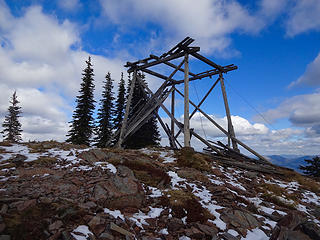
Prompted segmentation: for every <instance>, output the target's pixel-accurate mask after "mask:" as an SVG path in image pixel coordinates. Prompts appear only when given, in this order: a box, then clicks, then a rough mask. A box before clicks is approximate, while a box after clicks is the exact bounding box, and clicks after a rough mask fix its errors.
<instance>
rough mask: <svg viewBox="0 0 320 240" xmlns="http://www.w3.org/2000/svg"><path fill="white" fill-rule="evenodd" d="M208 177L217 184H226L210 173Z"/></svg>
mask: <svg viewBox="0 0 320 240" xmlns="http://www.w3.org/2000/svg"><path fill="white" fill-rule="evenodd" d="M207 177H208V178H209V180H210V182H211V183H213V184H215V185H224V182H222V181H220V180H217V179H215V178H217V177H216V176H215V175H211V174H208V175H207Z"/></svg>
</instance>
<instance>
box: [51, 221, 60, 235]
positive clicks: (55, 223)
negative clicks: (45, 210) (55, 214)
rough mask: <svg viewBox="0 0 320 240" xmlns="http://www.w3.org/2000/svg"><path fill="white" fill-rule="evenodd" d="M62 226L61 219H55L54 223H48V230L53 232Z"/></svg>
mask: <svg viewBox="0 0 320 240" xmlns="http://www.w3.org/2000/svg"><path fill="white" fill-rule="evenodd" d="M62 226H63V222H62V221H60V220H58V221H55V222H54V223H52V224H50V225H49V231H50V232H54V231H55V230H58V229H59V228H61V227H62Z"/></svg>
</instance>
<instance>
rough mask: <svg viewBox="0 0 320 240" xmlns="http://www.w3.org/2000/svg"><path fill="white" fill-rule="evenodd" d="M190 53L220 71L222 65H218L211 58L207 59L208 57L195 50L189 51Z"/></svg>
mask: <svg viewBox="0 0 320 240" xmlns="http://www.w3.org/2000/svg"><path fill="white" fill-rule="evenodd" d="M190 54H191V55H192V56H194V57H195V58H198V59H199V60H201V61H203V62H205V63H206V64H208V65H210V66H211V67H214V68H216V69H219V70H220V71H223V67H222V66H220V65H218V64H216V63H214V62H212V61H211V60H209V59H208V58H206V57H204V56H202V55H201V54H199V53H196V52H194V53H190Z"/></svg>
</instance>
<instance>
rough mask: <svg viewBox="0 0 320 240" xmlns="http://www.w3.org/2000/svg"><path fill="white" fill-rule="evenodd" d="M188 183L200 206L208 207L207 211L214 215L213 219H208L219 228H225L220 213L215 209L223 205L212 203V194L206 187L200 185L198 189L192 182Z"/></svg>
mask: <svg viewBox="0 0 320 240" xmlns="http://www.w3.org/2000/svg"><path fill="white" fill-rule="evenodd" d="M188 185H189V186H190V187H191V188H192V189H193V190H192V193H193V194H194V195H195V196H197V197H199V198H200V204H201V205H202V207H204V208H206V209H208V210H209V212H210V213H211V214H212V215H214V216H215V217H216V219H215V220H214V221H212V220H209V221H211V222H212V223H214V224H215V225H216V226H217V227H218V228H220V229H221V230H226V228H227V225H226V223H225V222H224V221H222V220H221V219H220V213H218V212H217V211H216V210H217V209H222V208H224V207H222V206H219V205H216V204H214V203H212V202H213V201H212V200H211V197H212V194H211V193H210V192H209V191H208V190H207V189H206V187H204V186H202V189H200V188H198V186H197V185H196V184H194V183H188Z"/></svg>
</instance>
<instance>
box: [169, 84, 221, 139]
mask: <svg viewBox="0 0 320 240" xmlns="http://www.w3.org/2000/svg"><path fill="white" fill-rule="evenodd" d="M218 82H219V79H217V80H216V81H215V83H214V84H213V85H212V86H211V88H210V89H209V91H208V92H207V93H206V95H205V96H204V97H203V98H202V100H201V101H200V102H199V104H198V105H197V106H198V107H201V105H202V103H204V101H205V100H206V99H207V97H208V96H209V94H210V93H211V92H212V90H213V89H214V88H215V86H216V85H217V84H218ZM174 88H175V86H174ZM196 112H197V109H196V108H195V109H194V110H193V112H192V113H191V115H190V117H189V119H190V120H191V118H192V117H193V116H194V114H195V113H196ZM180 133H181V131H180V130H179V131H178V133H177V135H176V136H175V138H177V137H178V136H179V135H180Z"/></svg>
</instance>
